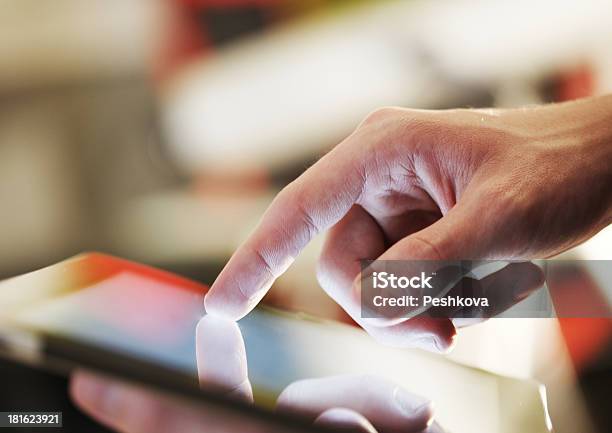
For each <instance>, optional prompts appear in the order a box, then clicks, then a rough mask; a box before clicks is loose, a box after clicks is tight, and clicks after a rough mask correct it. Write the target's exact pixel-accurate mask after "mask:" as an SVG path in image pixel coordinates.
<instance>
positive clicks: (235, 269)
mask: <svg viewBox="0 0 612 433" xmlns="http://www.w3.org/2000/svg"><path fill="white" fill-rule="evenodd" d="M349 140H351V138H350V137H349V139H347V141H346V142H344V143H342V144H343V145H344V146H343V145H339V146H337V147H336V148H335V149H333V150H332V151H331V152H329V153H328V154H327V155H325V156H324V157H323V158H321V159H320V160H319V161H318V162H317V163H315V164H314V165H313V166H311V167H310V168H309V169H308V170H306V171H305V172H304V173H303V174H302V175H301V176H300V177H299V178H298V179H296V180H295V181H293V182H292V183H291V184H289V185H288V186H287V187H285V188H284V189H283V190H282V191H281V192H280V193H279V194H278V195H277V196H276V198H275V199H274V201H273V202H272V204H271V205H270V207H269V208H268V209H267V210H266V212H265V213H264V216H263V217H262V219H261V221H260V223H259V225H258V226H257V227H256V228H255V230H254V231H253V233H252V234H251V235H250V236H249V238H248V239H247V240H246V241H245V242H244V243H243V244H242V245H241V246H240V247H239V248H238V250H236V252H235V253H234V255H233V256H232V257H231V259H230V260H229V262H228V263H227V264H226V266H225V268H224V269H223V271H221V273H220V274H219V276H218V277H217V279H216V281H215V282H214V284H213V285H212V287H211V288H210V291H209V292H208V294H207V295H206V297H205V299H204V304H205V308H206V311H207V312H208V313H210V314H217V315H223V316H225V317H227V318H231V319H233V320H238V319H240V318H242V317H244V316H245V315H246V314H247V313H249V312H250V311H251V310H252V309H253V308H254V307H255V305H257V303H259V301H260V300H261V299H262V298H263V296H264V295H265V294H266V292H267V291H268V290H269V289H270V287H271V286H272V283H273V282H274V280H275V279H276V278H278V277H279V276H280V275H281V274H282V273H283V272H285V271H286V270H287V268H288V267H289V265H291V263H293V261H294V260H295V257H296V256H297V255H298V254H299V252H300V251H301V250H302V249H303V248H304V247H305V246H306V245H307V244H308V242H310V240H311V239H312V238H314V237H315V236H316V235H317V234H318V233H320V232H321V231H323V230H325V229H327V228H329V227H330V226H331V225H333V224H335V223H336V222H337V221H339V220H340V219H341V218H342V217H343V216H344V215H345V214H346V213H347V212H348V211H349V209H350V208H351V206H352V204H353V203H355V202H356V201H357V199H358V198H359V196H360V195H361V192H362V190H363V187H364V185H365V170H364V169H363V167H364V161H363V159H362V155H364V150H363V149H362V146H358V145H357V146H356V145H354V144H355V143H352V144H353V145H351V146H347V145H348V144H349V143H348V141H349Z"/></svg>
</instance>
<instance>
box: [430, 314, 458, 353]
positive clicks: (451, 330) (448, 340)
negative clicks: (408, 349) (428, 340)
mask: <svg viewBox="0 0 612 433" xmlns="http://www.w3.org/2000/svg"><path fill="white" fill-rule="evenodd" d="M433 320H435V321H436V322H438V324H437V327H436V332H435V333H434V341H435V344H436V348H437V350H438V352H439V353H448V352H450V351H451V350H452V349H453V347H454V346H455V344H456V341H457V329H456V328H455V325H454V324H453V322H452V320H450V319H433Z"/></svg>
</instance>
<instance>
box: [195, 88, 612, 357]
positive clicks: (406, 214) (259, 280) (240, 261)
mask: <svg viewBox="0 0 612 433" xmlns="http://www.w3.org/2000/svg"><path fill="white" fill-rule="evenodd" d="M611 185H612V95H609V96H604V97H599V98H593V99H586V100H581V101H576V102H572V103H565V104H557V105H548V106H541V107H533V108H524V109H510V110H473V109H460V110H448V111H425V110H409V109H402V108H383V109H380V110H377V111H375V112H374V113H372V114H370V115H369V116H368V117H367V118H366V119H365V120H364V121H363V122H362V123H361V124H360V125H359V126H358V128H357V129H356V130H355V131H354V132H353V133H352V134H351V135H350V136H349V137H347V138H346V139H345V140H344V141H342V142H341V143H340V144H339V145H338V146H336V147H335V148H334V149H333V150H332V151H330V152H329V153H328V154H327V155H325V156H324V157H323V158H321V159H320V160H319V161H318V162H317V163H316V164H314V165H313V166H312V167H310V168H309V169H308V170H306V172H304V174H302V175H301V176H300V177H299V178H298V179H297V180H295V181H294V182H292V183H291V184H290V185H288V186H287V187H286V188H284V189H283V190H282V191H281V192H280V193H279V194H278V196H277V197H276V199H275V200H274V201H273V203H272V204H271V205H270V207H269V208H268V210H267V211H266V213H265V214H264V216H263V218H262V220H261V222H260V223H259V225H258V227H257V228H256V229H255V231H254V232H253V233H252V234H251V235H250V237H249V238H248V239H247V240H246V242H244V244H243V245H242V246H241V247H240V248H239V249H238V250H237V251H236V252H235V253H234V255H233V256H232V258H231V259H230V261H229V262H228V263H227V265H226V266H225V268H224V270H223V272H222V273H221V274H220V275H219V277H218V278H217V280H216V281H215V283H214V284H213V286H212V288H211V290H210V292H209V293H208V294H207V296H206V299H205V305H206V310H207V311H208V312H209V313H214V314H217V315H223V316H225V317H228V318H230V319H233V320H237V319H239V318H241V317H243V316H244V315H246V314H247V313H248V312H249V311H251V310H252V309H253V307H254V306H255V305H256V304H257V303H258V302H259V301H260V300H261V299H262V297H263V296H264V295H265V293H266V292H267V291H268V289H269V288H270V287H271V285H272V283H273V282H274V280H275V279H276V278H277V277H278V276H279V275H281V274H282V273H283V272H284V271H285V270H286V269H287V267H288V266H289V265H290V264H291V263H292V262H293V260H294V259H295V257H296V256H297V255H298V254H299V252H300V251H301V250H302V248H304V246H305V245H306V244H307V243H308V242H309V241H310V240H311V239H312V238H313V237H314V236H315V235H317V234H318V233H320V232H322V231H325V230H327V229H329V233H328V237H327V241H326V243H325V246H324V249H323V252H322V255H321V258H320V263H319V268H318V278H319V282H320V284H321V286H322V287H323V289H324V290H325V291H326V292H327V293H328V294H329V295H330V296H331V297H332V298H334V299H335V300H336V301H337V302H338V303H339V304H340V305H341V306H342V307H343V308H344V309H345V310H346V311H347V313H348V314H350V315H351V316H352V317H353V319H355V320H356V321H357V322H358V323H359V324H360V325H361V326H363V327H364V328H365V329H366V331H368V332H369V333H370V334H371V335H372V336H374V337H375V338H377V339H379V340H381V341H382V342H383V343H387V344H393V345H397V346H402V347H406V346H412V347H422V348H425V349H429V350H434V351H446V350H448V349H449V348H450V347H451V345H452V344H453V340H454V336H455V327H454V325H453V323H452V322H451V321H450V320H448V319H438V320H436V319H429V318H416V319H410V320H407V321H404V322H401V323H393V324H373V323H368V322H367V321H364V320H361V318H360V317H359V316H360V314H359V311H360V309H359V305H358V301H357V299H358V297H357V296H356V293H358V290H359V285H358V280H357V277H358V274H359V271H360V268H359V260H361V259H380V260H400V259H401V260H419V259H421V260H427V259H435V260H453V259H507V260H511V259H519V260H522V259H532V258H545V257H550V256H553V255H556V254H558V253H561V252H563V251H565V250H567V249H568V248H571V247H573V246H575V245H578V244H579V243H581V242H583V241H585V240H586V239H588V238H589V237H591V236H593V235H594V234H595V233H597V232H598V231H599V230H601V229H602V228H604V227H605V226H607V225H608V224H609V223H610V222H611V220H612V188H611Z"/></svg>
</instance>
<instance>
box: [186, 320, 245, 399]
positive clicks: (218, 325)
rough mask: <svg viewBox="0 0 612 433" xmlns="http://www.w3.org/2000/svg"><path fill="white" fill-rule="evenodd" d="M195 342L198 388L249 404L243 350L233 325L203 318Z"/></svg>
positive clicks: (242, 342) (237, 329)
mask: <svg viewBox="0 0 612 433" xmlns="http://www.w3.org/2000/svg"><path fill="white" fill-rule="evenodd" d="M195 338H196V357H197V365H198V377H199V380H200V386H201V387H202V388H203V389H212V390H215V391H217V392H220V393H223V394H225V395H227V396H229V397H232V398H235V399H238V400H242V401H246V402H249V403H251V402H252V401H253V390H252V388H251V383H250V382H249V378H248V369H247V357H246V349H245V347H244V340H243V338H242V333H241V332H240V329H239V328H238V325H237V324H236V322H233V321H231V320H227V319H224V318H222V317H217V316H212V315H205V316H204V317H203V318H202V319H201V320H200V321H199V322H198V325H197V327H196V337H195Z"/></svg>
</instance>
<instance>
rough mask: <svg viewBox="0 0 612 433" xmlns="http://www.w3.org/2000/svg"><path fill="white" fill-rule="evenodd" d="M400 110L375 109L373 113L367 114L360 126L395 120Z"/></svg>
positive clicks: (391, 108) (394, 108)
mask: <svg viewBox="0 0 612 433" xmlns="http://www.w3.org/2000/svg"><path fill="white" fill-rule="evenodd" d="M401 111H402V110H401V109H399V108H396V107H380V108H377V109H375V110H374V111H372V112H370V113H368V114H367V115H366V116H365V118H364V119H363V121H362V122H361V125H360V126H367V125H371V124H376V123H379V122H384V121H387V120H389V119H395V118H396V117H397V115H398V113H400V112H401Z"/></svg>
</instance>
